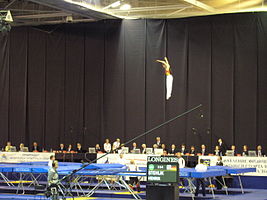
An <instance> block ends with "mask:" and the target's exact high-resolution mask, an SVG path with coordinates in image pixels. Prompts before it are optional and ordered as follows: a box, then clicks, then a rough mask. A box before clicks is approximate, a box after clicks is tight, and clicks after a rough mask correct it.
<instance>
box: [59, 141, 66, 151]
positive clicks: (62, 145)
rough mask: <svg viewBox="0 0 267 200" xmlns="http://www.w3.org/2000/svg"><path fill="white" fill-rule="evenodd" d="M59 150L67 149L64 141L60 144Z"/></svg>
mask: <svg viewBox="0 0 267 200" xmlns="http://www.w3.org/2000/svg"><path fill="white" fill-rule="evenodd" d="M58 151H60V152H63V151H66V148H65V145H64V144H63V143H61V144H60V145H59V149H58Z"/></svg>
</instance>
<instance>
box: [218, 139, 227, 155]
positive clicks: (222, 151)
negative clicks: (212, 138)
mask: <svg viewBox="0 0 267 200" xmlns="http://www.w3.org/2000/svg"><path fill="white" fill-rule="evenodd" d="M218 146H219V147H220V151H221V153H220V155H222V156H224V155H225V152H226V150H227V146H226V145H225V144H224V142H223V140H222V138H219V139H218Z"/></svg>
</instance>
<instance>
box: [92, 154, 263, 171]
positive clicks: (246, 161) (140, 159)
mask: <svg viewBox="0 0 267 200" xmlns="http://www.w3.org/2000/svg"><path fill="white" fill-rule="evenodd" d="M102 155H103V154H98V155H97V157H100V156H102ZM147 156H152V155H146V154H124V156H123V160H122V159H120V156H119V154H109V155H108V156H106V157H104V158H102V159H100V160H98V161H97V162H98V163H120V162H121V161H122V162H124V164H129V163H130V161H131V160H134V161H135V163H136V164H137V165H138V166H139V167H146V164H147ZM200 158H203V159H205V160H210V164H211V166H214V165H216V162H217V157H216V156H199V159H200ZM223 164H224V165H225V166H229V167H238V168H240V167H241V168H247V167H248V168H250V167H255V168H256V169H257V172H253V173H246V174H244V175H246V176H267V157H240V156H224V157H223Z"/></svg>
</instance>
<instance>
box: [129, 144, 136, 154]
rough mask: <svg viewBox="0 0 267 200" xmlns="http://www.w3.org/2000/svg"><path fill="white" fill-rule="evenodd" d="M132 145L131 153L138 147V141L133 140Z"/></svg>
mask: <svg viewBox="0 0 267 200" xmlns="http://www.w3.org/2000/svg"><path fill="white" fill-rule="evenodd" d="M132 145H133V147H132V149H131V151H130V152H131V153H133V152H134V150H135V149H137V144H136V142H133V144H132Z"/></svg>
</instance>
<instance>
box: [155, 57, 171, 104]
mask: <svg viewBox="0 0 267 200" xmlns="http://www.w3.org/2000/svg"><path fill="white" fill-rule="evenodd" d="M156 62H159V63H161V64H162V67H163V68H164V69H165V75H166V99H167V100H168V99H169V98H170V97H171V94H172V83H173V76H172V74H171V66H170V64H169V61H168V59H167V57H164V60H156Z"/></svg>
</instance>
